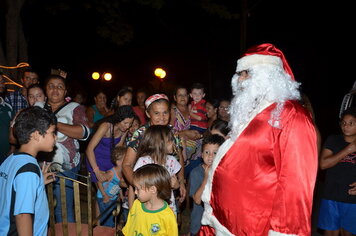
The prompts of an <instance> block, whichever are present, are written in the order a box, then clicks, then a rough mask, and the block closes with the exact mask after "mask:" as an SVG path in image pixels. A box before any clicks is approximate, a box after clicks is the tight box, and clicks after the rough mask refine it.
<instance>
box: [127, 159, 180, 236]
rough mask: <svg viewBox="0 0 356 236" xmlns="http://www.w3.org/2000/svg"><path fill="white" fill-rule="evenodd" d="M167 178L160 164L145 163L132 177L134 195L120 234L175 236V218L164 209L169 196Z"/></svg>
mask: <svg viewBox="0 0 356 236" xmlns="http://www.w3.org/2000/svg"><path fill="white" fill-rule="evenodd" d="M170 180H171V177H170V174H169V173H168V171H167V170H166V168H164V167H163V166H161V165H156V164H147V165H144V166H142V167H140V168H138V169H137V170H136V171H135V172H134V175H133V182H134V187H135V194H136V195H137V199H136V200H135V201H134V203H133V205H132V207H131V209H130V212H129V216H128V219H127V223H126V225H125V227H124V228H123V229H122V232H123V233H124V235H166V236H168V235H169V236H178V226H177V221H176V217H175V216H174V214H173V212H172V210H171V209H170V208H169V207H168V204H167V202H166V201H167V200H169V197H170V195H171V192H172V191H171V181H170Z"/></svg>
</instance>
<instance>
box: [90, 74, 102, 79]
mask: <svg viewBox="0 0 356 236" xmlns="http://www.w3.org/2000/svg"><path fill="white" fill-rule="evenodd" d="M91 77H92V78H93V80H98V79H99V78H100V74H99V73H98V72H94V73H93V74H92V75H91Z"/></svg>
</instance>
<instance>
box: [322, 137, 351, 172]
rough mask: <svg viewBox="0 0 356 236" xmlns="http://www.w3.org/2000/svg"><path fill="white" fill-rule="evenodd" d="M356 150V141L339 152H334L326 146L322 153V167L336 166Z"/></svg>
mask: <svg viewBox="0 0 356 236" xmlns="http://www.w3.org/2000/svg"><path fill="white" fill-rule="evenodd" d="M353 152H356V145H355V143H350V144H349V145H347V146H346V147H345V148H344V149H342V150H341V151H340V152H338V153H335V154H334V153H333V152H332V151H331V150H330V149H327V148H324V149H323V150H322V151H321V155H320V168H321V169H322V170H324V169H327V168H330V167H333V166H335V165H336V164H337V163H339V162H340V161H341V160H342V159H343V158H344V157H346V156H347V155H349V154H351V153H353Z"/></svg>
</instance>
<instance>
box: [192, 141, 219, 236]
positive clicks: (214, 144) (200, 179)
mask: <svg viewBox="0 0 356 236" xmlns="http://www.w3.org/2000/svg"><path fill="white" fill-rule="evenodd" d="M224 141H225V139H224V138H223V137H222V136H220V135H218V134H212V135H208V136H206V137H205V138H204V139H203V144H202V159H203V163H202V164H201V165H199V166H197V167H195V168H194V169H193V170H192V172H191V173H190V176H189V185H190V188H189V196H190V197H192V198H193V210H192V212H191V214H190V234H191V235H195V234H196V233H198V231H199V229H200V226H201V218H202V216H203V212H204V207H203V203H202V201H201V195H202V193H203V190H204V187H205V185H206V181H207V179H208V171H209V169H210V167H211V164H212V163H213V160H214V157H215V155H216V153H217V151H218V149H219V147H220V145H221V144H223V142H224Z"/></svg>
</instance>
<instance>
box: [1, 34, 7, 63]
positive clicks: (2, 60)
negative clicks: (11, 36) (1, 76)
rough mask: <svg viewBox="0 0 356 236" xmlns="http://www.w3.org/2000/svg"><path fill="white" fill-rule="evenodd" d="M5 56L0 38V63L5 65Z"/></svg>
mask: <svg viewBox="0 0 356 236" xmlns="http://www.w3.org/2000/svg"><path fill="white" fill-rule="evenodd" d="M6 64H7V63H6V57H5V53H4V48H3V44H2V42H1V40H0V65H6Z"/></svg>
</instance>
